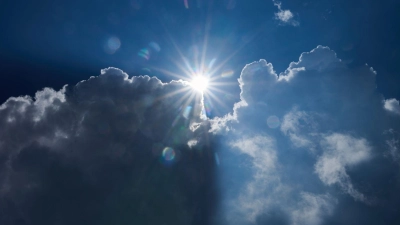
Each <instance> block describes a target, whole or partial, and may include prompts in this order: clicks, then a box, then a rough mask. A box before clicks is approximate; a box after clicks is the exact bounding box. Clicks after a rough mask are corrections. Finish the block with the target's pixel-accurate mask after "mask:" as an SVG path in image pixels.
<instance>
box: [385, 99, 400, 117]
mask: <svg viewBox="0 0 400 225" xmlns="http://www.w3.org/2000/svg"><path fill="white" fill-rule="evenodd" d="M384 108H385V109H386V110H387V111H389V112H393V113H396V114H399V115H400V104H399V100H397V99H395V98H391V99H386V100H385V101H384Z"/></svg>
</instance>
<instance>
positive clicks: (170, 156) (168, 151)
mask: <svg viewBox="0 0 400 225" xmlns="http://www.w3.org/2000/svg"><path fill="white" fill-rule="evenodd" d="M175 155H176V153H175V151H174V149H173V148H170V147H165V148H164V150H163V152H162V157H163V159H164V160H165V161H168V162H169V161H172V160H174V159H175Z"/></svg>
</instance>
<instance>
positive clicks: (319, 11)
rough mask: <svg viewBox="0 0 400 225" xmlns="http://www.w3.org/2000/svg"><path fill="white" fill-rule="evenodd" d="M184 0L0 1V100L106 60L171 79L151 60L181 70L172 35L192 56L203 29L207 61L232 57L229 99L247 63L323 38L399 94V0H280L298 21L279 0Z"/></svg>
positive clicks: (83, 74)
mask: <svg viewBox="0 0 400 225" xmlns="http://www.w3.org/2000/svg"><path fill="white" fill-rule="evenodd" d="M187 3H188V8H186V7H185V1H184V0H168V1H160V0H149V1H143V0H122V1H105V0H101V1H90V0H88V1H75V0H72V1H59V0H57V1H39V2H37V1H20V0H17V1H2V3H1V9H0V10H1V15H0V29H1V31H2V32H1V33H2V35H1V37H0V54H1V55H0V57H1V67H2V71H3V72H2V74H1V80H0V84H1V88H0V89H1V95H0V96H1V98H0V100H1V101H4V100H6V99H7V98H8V97H9V96H11V95H12V96H16V95H23V94H33V93H34V92H35V91H36V90H38V89H40V88H42V87H44V86H51V87H54V88H60V87H61V86H62V85H63V84H65V83H69V84H74V83H76V82H78V81H80V80H82V79H87V78H88V77H87V76H88V74H90V75H97V74H98V72H99V70H100V69H101V68H105V67H109V66H114V67H118V68H121V69H123V70H124V71H126V72H128V73H129V74H130V75H139V74H149V75H155V76H157V77H159V78H160V79H162V80H164V81H169V80H171V79H173V77H171V76H170V75H168V74H165V73H163V72H160V71H159V70H156V69H153V68H159V69H165V70H168V71H171V72H174V73H182V72H181V71H180V70H179V69H178V68H177V66H176V65H175V64H174V63H173V62H174V61H176V62H178V63H182V60H181V58H180V57H179V54H178V52H177V49H176V47H175V46H174V44H173V42H174V43H175V44H176V46H177V47H178V48H179V49H180V51H181V52H182V54H183V55H184V56H185V57H187V58H188V59H189V61H193V60H194V57H195V53H194V50H193V49H194V46H197V49H198V51H199V52H200V53H201V52H202V49H203V47H204V46H205V45H204V40H205V37H206V38H207V44H206V46H205V47H206V48H207V56H206V58H205V63H209V62H210V61H211V60H212V59H214V58H215V59H216V60H215V65H218V64H221V63H222V62H223V61H224V60H226V59H228V57H229V56H232V57H231V58H229V60H228V61H227V62H226V63H225V65H224V66H223V67H222V68H221V70H220V71H219V73H223V72H224V70H225V71H226V70H233V71H234V74H233V75H232V76H230V77H228V78H224V79H221V81H223V82H229V83H232V86H231V87H229V88H228V86H226V87H225V88H226V89H227V90H229V92H232V95H233V96H231V98H232V100H231V101H230V102H229V103H233V102H234V101H236V100H237V99H238V87H237V82H236V79H237V78H238V77H239V74H240V71H241V69H242V68H243V66H244V65H245V64H247V63H250V62H253V61H256V60H259V59H266V60H267V61H269V62H272V63H273V64H274V68H275V70H276V71H277V72H278V73H279V72H282V71H284V70H285V69H286V68H287V66H288V64H289V63H290V62H292V61H297V60H298V56H299V54H300V53H301V52H305V51H309V50H310V49H312V48H314V47H316V46H317V45H324V46H329V47H330V48H331V49H332V50H334V51H336V53H337V54H338V57H339V58H341V59H343V60H344V61H345V62H347V63H348V64H349V66H350V67H352V66H359V65H361V64H365V63H368V65H370V66H372V67H373V68H374V69H375V70H376V71H377V72H378V76H377V84H378V88H379V89H380V91H381V92H382V93H383V94H384V95H385V96H386V97H388V98H390V97H399V96H400V93H399V89H398V88H396V86H397V85H396V84H397V83H398V82H400V78H399V75H398V72H397V66H396V65H397V62H398V61H399V60H400V53H399V42H398V40H399V37H400V33H399V32H400V26H399V23H398V22H397V21H399V19H400V15H399V13H398V12H397V11H398V10H397V9H398V8H399V7H400V3H399V2H398V1H395V0H385V1H361V0H352V1H348V0H337V1H328V0H321V1H293V0H288V1H284V2H283V3H282V9H289V10H290V11H291V12H292V13H293V15H294V19H295V20H296V21H298V22H299V25H298V26H292V25H290V24H286V25H285V24H282V23H281V22H279V21H278V20H276V19H275V17H274V13H275V12H277V11H278V9H277V7H276V6H274V4H273V2H272V1H266V0H262V1H259V0H250V1H244V0H214V1H211V0H207V1H206V0H188V1H187ZM111 37H116V38H118V39H119V40H120V43H121V45H120V48H119V49H118V50H117V51H115V52H114V53H113V54H110V52H108V53H107V51H106V49H105V46H106V45H107V41H108V40H109V39H110V38H111ZM151 42H155V43H157V44H158V46H159V47H160V51H159V52H157V51H154V49H151V47H150V46H149V43H151ZM143 48H148V49H151V50H153V51H152V52H150V54H151V55H150V58H149V59H144V58H143V57H140V56H138V53H139V52H140V50H141V49H143ZM145 68H148V69H150V70H147V69H145ZM228 101H229V100H228Z"/></svg>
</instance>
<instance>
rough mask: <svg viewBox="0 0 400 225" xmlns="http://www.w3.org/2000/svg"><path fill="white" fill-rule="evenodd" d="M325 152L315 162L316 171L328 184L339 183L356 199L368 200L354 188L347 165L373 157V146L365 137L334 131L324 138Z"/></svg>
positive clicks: (323, 146)
mask: <svg viewBox="0 0 400 225" xmlns="http://www.w3.org/2000/svg"><path fill="white" fill-rule="evenodd" d="M322 148H323V149H324V153H323V155H322V156H321V157H319V159H318V160H317V163H316V164H315V172H316V173H317V174H318V176H319V178H320V179H321V181H322V182H324V184H326V185H332V184H339V185H340V186H341V187H342V189H343V190H344V191H345V192H347V193H349V194H350V195H351V196H353V197H354V198H355V199H356V200H359V201H365V202H366V201H367V199H366V198H365V196H364V195H363V194H361V193H360V192H358V191H357V190H355V189H354V187H353V185H352V184H351V182H350V177H349V175H348V174H347V173H346V167H349V166H354V165H357V164H359V163H360V162H363V161H366V160H368V159H369V158H370V157H371V147H370V146H369V144H368V142H367V141H366V140H365V139H356V138H354V137H351V136H349V135H343V134H338V133H334V134H331V135H328V136H325V137H324V139H323V140H322Z"/></svg>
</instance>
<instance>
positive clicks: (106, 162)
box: [0, 68, 217, 225]
mask: <svg viewBox="0 0 400 225" xmlns="http://www.w3.org/2000/svg"><path fill="white" fill-rule="evenodd" d="M200 113H201V101H200V97H199V95H198V94H196V93H195V92H193V91H191V90H190V89H189V88H188V85H187V84H186V83H185V82H183V81H172V82H170V83H162V82H161V81H160V80H158V79H157V78H155V77H153V78H150V77H148V76H138V77H131V78H129V77H128V75H127V74H126V73H124V72H122V71H121V70H119V69H115V68H108V69H104V70H102V71H101V75H100V76H97V77H91V78H90V79H88V80H85V81H82V82H80V83H78V84H77V85H75V86H71V87H69V86H65V87H64V88H62V89H61V90H59V91H56V90H53V89H51V88H45V89H43V90H42V91H38V92H37V93H36V95H35V97H34V98H32V97H29V96H23V97H12V98H9V99H8V100H7V101H6V102H5V103H3V104H2V105H1V106H0V127H1V129H0V162H1V163H0V224H4V225H13V224H94V223H100V222H101V223H107V224H121V223H126V222H127V221H129V223H140V224H142V223H146V224H147V223H149V224H208V223H209V219H210V215H211V214H212V213H211V214H210V212H212V210H213V206H214V205H215V203H214V200H213V199H214V197H215V198H216V196H217V195H216V192H215V191H214V190H215V188H213V186H214V185H213V181H214V178H213V176H214V174H215V173H214V172H213V168H214V166H213V165H215V163H214V159H213V157H209V156H208V155H213V153H212V149H211V148H210V144H207V143H205V142H204V141H202V142H203V145H202V146H200V145H199V146H197V148H196V150H192V149H190V148H189V147H188V146H187V143H188V142H189V141H190V140H193V139H196V140H200V141H201V140H205V139H206V138H205V136H204V135H203V134H204V132H202V131H198V130H194V129H192V128H191V127H192V124H195V123H199V122H202V121H201V120H200V119H199V118H200ZM207 146H208V147H207ZM204 165H207V167H204ZM208 210H210V211H208ZM154 215H157V216H154Z"/></svg>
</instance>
